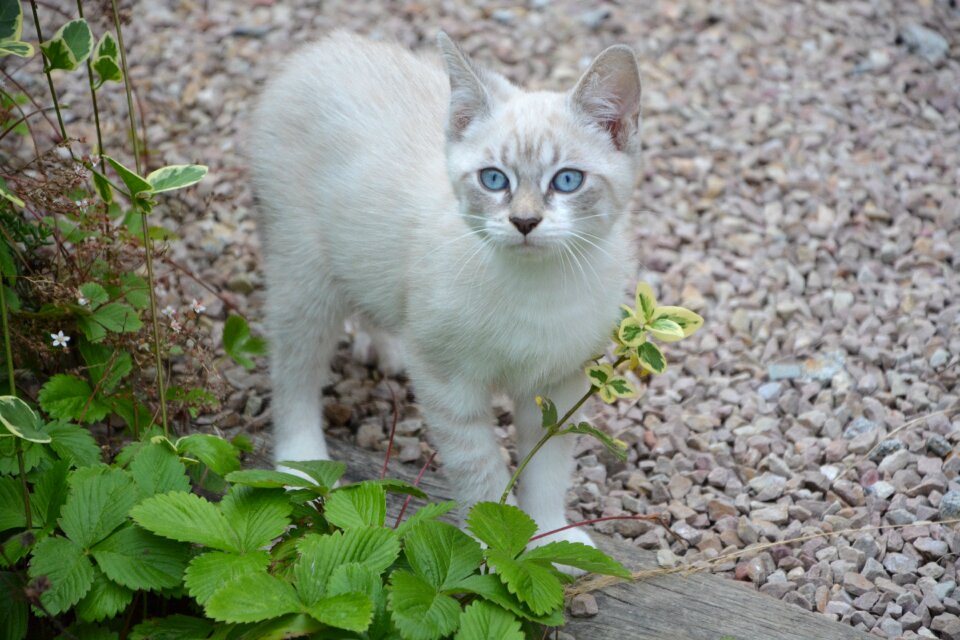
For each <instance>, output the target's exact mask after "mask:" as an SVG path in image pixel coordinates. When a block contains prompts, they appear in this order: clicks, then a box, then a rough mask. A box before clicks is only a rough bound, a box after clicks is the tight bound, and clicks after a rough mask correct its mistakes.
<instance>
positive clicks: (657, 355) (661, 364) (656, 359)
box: [637, 342, 667, 373]
mask: <svg viewBox="0 0 960 640" xmlns="http://www.w3.org/2000/svg"><path fill="white" fill-rule="evenodd" d="M637 356H638V357H639V358H640V366H641V367H642V368H644V369H646V370H647V371H649V372H650V373H663V372H664V371H666V370H667V359H666V357H664V355H663V352H662V351H660V347H658V346H657V345H655V344H653V343H652V342H645V343H644V344H642V345H640V347H639V348H638V349H637Z"/></svg>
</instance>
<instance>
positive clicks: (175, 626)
mask: <svg viewBox="0 0 960 640" xmlns="http://www.w3.org/2000/svg"><path fill="white" fill-rule="evenodd" d="M212 631H213V623H212V622H210V621H209V620H204V619H203V618H194V617H191V616H184V615H179V614H177V615H172V616H167V617H166V618H150V619H149V620H144V621H143V622H141V623H140V624H138V625H137V626H135V627H134V628H133V629H131V630H130V635H129V636H127V638H128V640H205V639H206V638H208V637H209V636H210V632H212Z"/></svg>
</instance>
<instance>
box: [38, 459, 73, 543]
mask: <svg viewBox="0 0 960 640" xmlns="http://www.w3.org/2000/svg"><path fill="white" fill-rule="evenodd" d="M69 471H70V462H69V461H68V460H60V461H58V462H55V463H54V464H52V465H50V466H49V467H47V468H46V469H45V470H44V472H43V473H42V474H41V475H40V477H39V478H38V479H37V481H36V483H35V484H34V485H33V496H32V497H31V498H30V507H31V509H32V510H33V514H34V524H37V523H39V524H41V525H44V526H48V525H49V528H50V529H53V524H54V523H56V521H57V519H58V518H59V517H60V509H62V508H63V503H64V502H66V500H67V495H68V493H69V483H68V482H67V476H68V473H69Z"/></svg>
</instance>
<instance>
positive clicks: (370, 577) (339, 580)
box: [326, 562, 383, 601]
mask: <svg viewBox="0 0 960 640" xmlns="http://www.w3.org/2000/svg"><path fill="white" fill-rule="evenodd" d="M326 592H327V595H330V596H336V595H340V594H341V593H365V594H366V595H368V596H370V599H371V600H373V601H376V600H377V598H378V597H379V596H381V595H383V582H381V581H380V574H378V573H376V572H374V571H373V569H371V568H370V567H366V566H364V565H362V564H360V563H359V562H349V563H347V564H341V565H339V566H337V567H336V568H334V570H333V572H332V573H331V574H330V577H329V578H328V579H327V589H326Z"/></svg>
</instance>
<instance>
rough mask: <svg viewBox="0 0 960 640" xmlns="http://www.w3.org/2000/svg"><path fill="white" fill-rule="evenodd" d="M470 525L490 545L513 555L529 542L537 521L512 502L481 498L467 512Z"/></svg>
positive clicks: (472, 530)
mask: <svg viewBox="0 0 960 640" xmlns="http://www.w3.org/2000/svg"><path fill="white" fill-rule="evenodd" d="M467 528H468V529H470V531H471V532H473V535H475V536H476V537H477V538H479V539H480V540H482V541H483V542H485V543H486V544H487V546H488V547H490V548H492V549H499V550H501V551H503V552H505V553H507V554H509V555H510V556H511V557H513V556H515V555H517V554H518V553H520V552H521V551H523V548H524V547H526V546H527V543H528V542H529V541H530V536H532V535H533V534H534V533H535V532H536V530H537V523H536V522H534V520H533V518H531V517H530V516H528V515H527V514H525V513H524V512H523V511H521V510H520V509H518V508H517V507H514V506H512V505H508V504H499V503H496V502H478V503H477V504H475V505H473V508H472V509H470V513H469V515H467Z"/></svg>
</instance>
